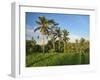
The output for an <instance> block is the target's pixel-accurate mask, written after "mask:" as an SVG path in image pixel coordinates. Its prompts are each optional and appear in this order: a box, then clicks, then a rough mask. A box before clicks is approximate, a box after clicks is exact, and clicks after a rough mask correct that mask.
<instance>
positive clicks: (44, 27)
mask: <svg viewBox="0 0 100 80" xmlns="http://www.w3.org/2000/svg"><path fill="white" fill-rule="evenodd" d="M36 23H37V24H38V26H37V28H36V29H34V32H36V31H37V30H39V31H40V33H41V34H42V39H43V44H42V47H43V53H45V44H44V43H45V40H44V37H45V36H48V37H50V39H51V40H52V44H53V49H54V51H55V41H56V40H57V39H58V40H59V46H58V47H59V51H60V49H61V46H60V45H61V42H62V41H63V44H64V52H66V46H67V42H68V41H69V37H68V35H69V32H68V31H67V30H65V29H64V30H61V29H60V27H59V26H58V25H59V24H58V23H57V22H55V21H54V20H53V19H46V18H45V17H44V16H40V17H38V21H36Z"/></svg>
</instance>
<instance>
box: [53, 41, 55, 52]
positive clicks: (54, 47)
mask: <svg viewBox="0 0 100 80" xmlns="http://www.w3.org/2000/svg"><path fill="white" fill-rule="evenodd" d="M53 49H54V51H55V40H54V39H53Z"/></svg>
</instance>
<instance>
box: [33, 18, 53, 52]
mask: <svg viewBox="0 0 100 80" xmlns="http://www.w3.org/2000/svg"><path fill="white" fill-rule="evenodd" d="M36 23H37V24H38V27H37V28H36V29H35V30H34V32H36V31H37V30H40V32H41V34H42V39H43V45H42V46H43V53H44V51H45V47H44V44H45V41H44V36H45V35H47V34H48V33H49V30H51V29H50V27H49V26H50V25H51V24H52V20H48V19H46V18H45V17H44V16H40V17H38V21H36Z"/></svg>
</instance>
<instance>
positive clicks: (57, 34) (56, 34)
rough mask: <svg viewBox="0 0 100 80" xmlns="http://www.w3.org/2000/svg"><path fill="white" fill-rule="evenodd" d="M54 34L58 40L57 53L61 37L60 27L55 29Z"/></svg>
mask: <svg viewBox="0 0 100 80" xmlns="http://www.w3.org/2000/svg"><path fill="white" fill-rule="evenodd" d="M54 34H55V36H56V38H58V39H59V52H60V43H61V36H62V33H61V30H60V27H56V29H55V33H54Z"/></svg>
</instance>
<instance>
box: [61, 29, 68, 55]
mask: <svg viewBox="0 0 100 80" xmlns="http://www.w3.org/2000/svg"><path fill="white" fill-rule="evenodd" d="M62 32H63V42H64V53H65V52H66V47H67V42H68V40H69V37H68V35H69V32H68V31H67V30H63V31H62Z"/></svg>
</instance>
